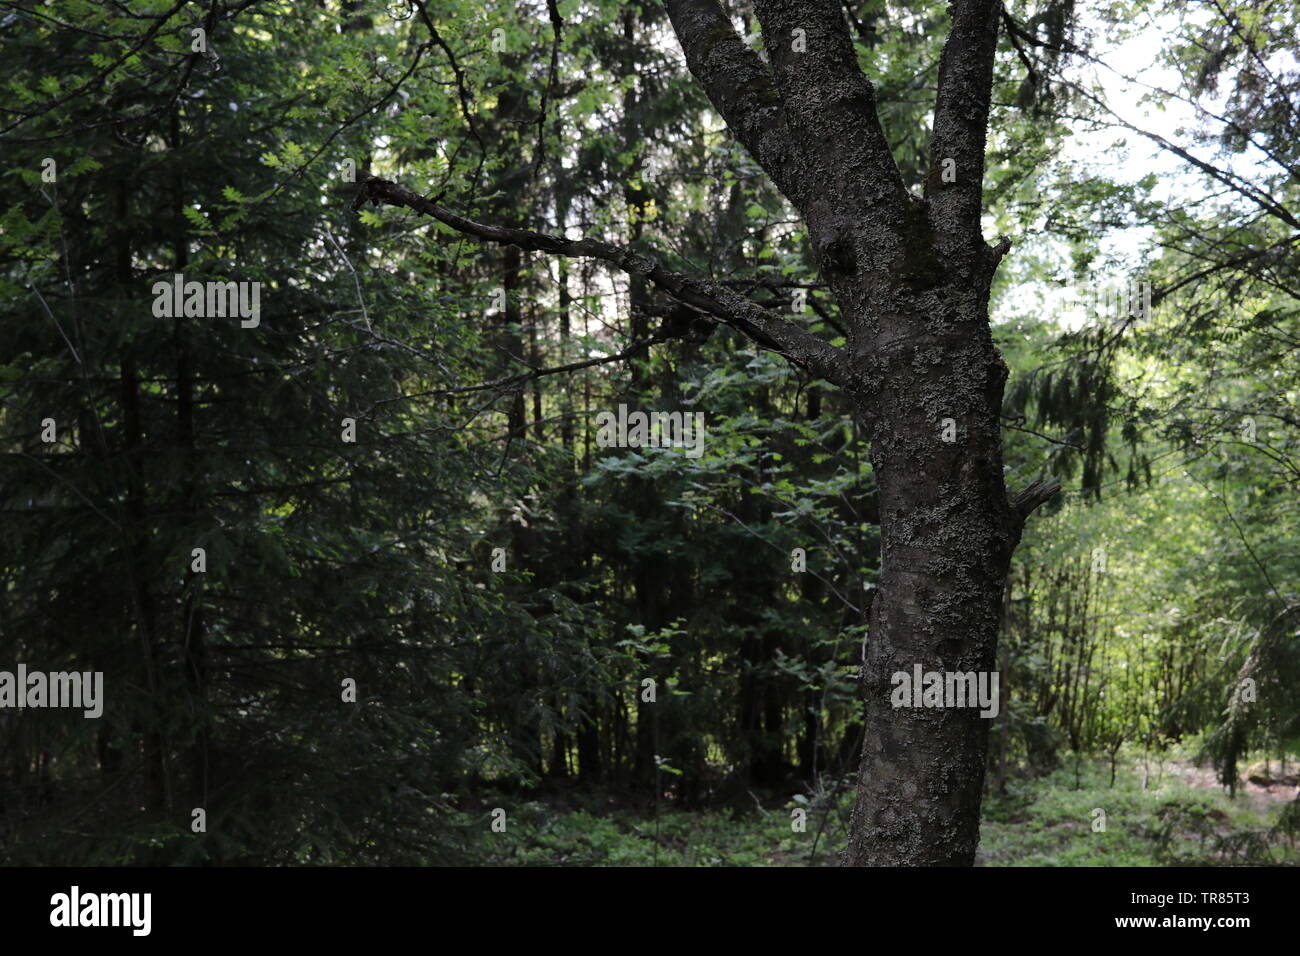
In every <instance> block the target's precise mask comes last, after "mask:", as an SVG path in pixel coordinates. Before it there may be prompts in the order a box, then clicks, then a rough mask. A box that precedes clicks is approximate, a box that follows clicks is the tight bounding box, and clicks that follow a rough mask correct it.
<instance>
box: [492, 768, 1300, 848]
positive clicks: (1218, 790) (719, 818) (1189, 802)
mask: <svg viewBox="0 0 1300 956" xmlns="http://www.w3.org/2000/svg"><path fill="white" fill-rule="evenodd" d="M1263 768H1264V765H1263V764H1258V765H1253V766H1251V767H1250V768H1249V769H1244V771H1243V776H1248V775H1254V776H1255V777H1256V779H1257V780H1259V781H1261V782H1250V781H1248V780H1247V781H1243V783H1242V785H1241V786H1240V787H1239V788H1238V790H1237V795H1236V797H1235V798H1229V796H1228V793H1227V791H1226V790H1225V789H1224V788H1223V787H1221V786H1220V785H1219V784H1218V782H1217V780H1216V779H1215V777H1214V774H1213V772H1212V771H1211V770H1209V769H1206V768H1201V767H1197V766H1196V765H1195V764H1194V763H1193V762H1192V761H1191V760H1189V759H1187V758H1186V757H1183V756H1175V757H1167V758H1165V759H1163V760H1156V759H1151V760H1146V761H1143V760H1142V759H1140V758H1129V759H1122V760H1121V761H1120V762H1119V764H1118V765H1117V767H1116V773H1115V780H1114V785H1113V786H1112V784H1111V773H1110V766H1109V764H1108V763H1107V762H1106V761H1105V760H1095V759H1083V760H1080V761H1079V762H1078V764H1077V765H1076V764H1075V762H1074V761H1073V760H1067V761H1066V764H1065V765H1064V766H1062V767H1061V768H1059V769H1057V770H1056V771H1054V772H1053V773H1051V774H1048V775H1046V776H1043V777H1039V778H1036V779H1027V780H1012V781H1008V785H1007V790H1006V793H1005V794H1004V795H1000V796H995V797H991V798H987V799H986V800H985V803H984V821H983V824H982V825H981V845H980V849H979V852H978V855H977V858H976V865H977V866H1170V865H1183V866H1188V865H1191V866H1232V865H1300V788H1298V787H1297V786H1296V783H1297V781H1296V779H1295V776H1294V775H1295V773H1296V768H1295V766H1294V765H1292V766H1291V768H1290V769H1289V770H1288V771H1286V772H1285V773H1282V772H1280V769H1279V766H1278V764H1277V763H1276V762H1274V763H1273V764H1271V765H1270V767H1269V770H1268V772H1267V773H1265V771H1264V770H1263ZM565 803H566V804H568V806H564V807H561V806H559V805H557V804H552V803H549V802H547V801H545V800H538V801H534V802H530V803H527V804H524V805H522V806H518V807H516V809H515V810H514V811H513V812H512V813H511V823H510V825H509V826H508V827H507V831H506V833H503V834H502V833H493V834H491V835H490V838H487V837H485V838H484V839H483V841H482V843H481V844H480V845H479V846H478V847H477V848H476V850H477V852H476V853H475V856H477V857H479V858H480V859H482V861H483V862H485V863H489V864H496V865H504V866H511V865H523V866H528V865H533V866H538V865H560V866H565V865H567V866H584V865H585V866H810V865H811V866H834V865H835V864H836V863H837V857H838V853H839V850H840V849H841V847H842V846H843V845H844V842H845V838H846V835H847V830H846V828H847V824H848V817H849V811H850V810H851V808H852V795H851V794H849V793H840V794H838V795H837V797H836V799H835V800H834V803H833V805H828V804H829V801H817V800H816V799H815V798H813V797H811V796H802V795H801V796H799V797H796V798H794V799H793V800H789V801H781V800H780V799H779V798H778V799H772V800H768V801H760V800H758V799H755V800H754V801H753V802H752V804H751V806H750V807H748V808H747V809H746V810H745V811H744V812H736V811H727V810H717V811H694V812H692V811H687V810H682V809H679V808H676V807H673V806H672V805H671V803H667V804H665V805H664V806H662V807H661V808H660V811H659V813H658V815H657V816H655V815H653V814H645V813H639V812H633V811H631V810H629V809H628V808H627V807H626V806H620V805H619V804H618V802H617V801H613V800H611V799H609V798H606V799H604V800H603V801H602V803H601V804H599V805H597V804H595V803H592V804H590V805H588V806H586V807H582V808H575V807H574V806H573V803H572V801H568V800H566V801H565ZM800 809H803V810H805V811H806V814H805V818H804V821H803V823H804V827H803V829H802V830H800V829H799V828H798V820H799V815H798V814H797V813H796V811H798V810H800ZM467 822H468V821H467ZM474 829H475V830H477V831H478V832H481V828H479V827H474Z"/></svg>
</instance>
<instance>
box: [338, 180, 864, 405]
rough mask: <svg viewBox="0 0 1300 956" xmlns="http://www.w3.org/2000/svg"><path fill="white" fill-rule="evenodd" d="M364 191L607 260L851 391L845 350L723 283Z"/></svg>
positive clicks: (471, 229) (485, 235)
mask: <svg viewBox="0 0 1300 956" xmlns="http://www.w3.org/2000/svg"><path fill="white" fill-rule="evenodd" d="M362 190H363V193H362V194H363V196H364V197H365V198H368V199H370V200H371V202H374V203H376V204H378V203H381V202H386V203H388V204H390V205H393V206H405V207H407V208H408V209H413V210H415V211H416V212H420V213H423V214H425V215H427V216H432V217H433V218H434V219H437V220H438V221H439V222H441V223H444V224H445V225H448V226H450V227H451V228H453V229H455V230H456V231H457V232H461V233H464V234H465V235H468V236H473V237H474V238H476V239H482V240H484V241H486V242H495V243H499V244H501V245H513V246H518V247H519V248H520V249H523V250H526V251H529V252H545V253H549V254H551V255H557V256H572V257H582V258H588V259H599V260H601V261H603V262H607V263H609V264H610V265H613V266H616V267H617V268H619V269H620V270H622V271H623V272H626V273H627V274H628V275H631V276H639V277H641V278H643V279H645V280H647V281H648V282H650V283H652V284H654V285H655V286H656V287H658V288H660V289H662V290H663V291H664V292H667V293H668V294H669V295H670V296H672V297H673V298H674V299H676V300H677V301H679V302H682V303H685V304H686V305H689V306H692V307H694V308H696V309H698V310H699V311H701V312H705V313H707V314H709V315H711V316H713V317H714V318H716V319H718V320H720V321H721V322H722V323H723V324H724V325H727V326H730V327H731V328H733V329H735V330H736V331H738V332H740V333H741V334H743V335H745V336H746V337H747V338H749V339H750V340H751V341H753V342H754V343H755V344H757V345H759V346H760V347H762V348H765V349H769V350H771V351H773V352H776V353H778V354H780V355H781V356H783V357H784V358H786V359H787V360H788V361H790V362H792V363H794V364H795V365H798V366H800V367H801V368H804V369H807V370H808V371H809V372H812V373H813V374H814V375H817V376H820V377H821V378H824V379H826V380H827V381H828V382H831V383H832V384H834V385H839V386H841V387H845V386H847V385H849V383H850V381H851V379H850V372H849V365H848V360H847V358H846V356H845V353H844V352H843V351H841V350H840V349H837V348H835V347H834V346H833V345H831V344H829V343H828V342H825V341H824V340H822V339H820V338H818V337H817V336H815V335H813V334H812V333H810V332H805V331H804V330H803V329H801V328H799V327H798V326H797V325H794V324H793V323H790V322H787V321H786V320H784V319H782V318H781V317H780V316H778V315H776V314H774V313H772V312H769V311H767V310H766V309H763V308H760V307H759V306H757V305H755V304H754V303H753V302H750V301H749V300H748V299H746V298H745V297H744V296H741V295H738V294H736V293H735V292H733V291H731V290H730V289H728V288H727V287H726V286H724V285H722V284H721V283H718V282H711V281H708V280H703V279H695V278H692V277H690V276H687V275H683V274H682V273H679V272H670V271H669V270H667V269H665V268H664V267H663V266H661V265H660V264H659V263H658V262H656V261H655V260H654V259H651V258H650V257H648V256H645V255H642V254H641V253H638V252H635V251H633V250H632V249H630V248H628V247H626V246H616V245H613V244H611V243H607V242H601V241H599V240H595V239H566V238H564V237H562V236H555V235H550V234H548V233H542V232H533V231H532V230H528V229H512V228H508V227H504V226H494V225H489V224H487V223H481V222H476V221H475V220H473V219H467V218H465V217H464V216H460V215H457V214H456V213H454V212H452V211H451V210H450V209H447V208H446V207H444V206H441V205H439V204H438V203H436V202H434V201H433V200H432V199H428V198H426V197H424V196H421V195H419V194H417V193H413V192H411V191H410V190H409V189H405V188H403V187H402V186H399V185H397V184H396V183H393V182H390V181H388V180H386V179H379V178H377V177H375V176H369V177H367V178H366V179H365V180H364V182H363V183H362Z"/></svg>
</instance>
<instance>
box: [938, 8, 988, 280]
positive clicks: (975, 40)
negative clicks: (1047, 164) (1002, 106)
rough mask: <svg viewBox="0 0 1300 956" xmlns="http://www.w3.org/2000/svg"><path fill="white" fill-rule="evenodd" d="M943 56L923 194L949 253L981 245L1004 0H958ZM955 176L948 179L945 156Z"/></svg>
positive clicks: (941, 246) (939, 236)
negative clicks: (988, 141) (995, 66)
mask: <svg viewBox="0 0 1300 956" xmlns="http://www.w3.org/2000/svg"><path fill="white" fill-rule="evenodd" d="M949 9H950V10H951V11H952V28H951V29H950V30H949V33H948V40H947V42H945V43H944V47H943V55H942V57H940V60H939V89H938V92H937V93H936V95H935V103H934V135H933V137H932V138H931V140H930V173H929V175H928V176H927V177H926V184H925V198H926V199H927V200H929V203H930V222H931V225H932V226H933V228H934V231H935V235H936V238H937V241H938V243H939V247H940V249H941V250H943V252H944V253H945V254H946V255H948V256H950V257H954V256H956V257H960V256H962V255H963V254H966V255H969V254H970V252H971V250H975V249H982V247H983V244H984V239H983V235H982V233H981V231H980V214H981V211H982V207H983V196H984V146H985V140H986V138H987V130H988V122H989V103H990V100H991V97H992V90H993V55H994V53H995V52H996V51H997V45H998V19H999V17H1000V16H1001V13H1002V4H1001V2H1000V0H954V2H953V3H952V5H951V6H950V7H949ZM946 160H947V161H950V162H948V163H947V164H946V165H947V168H949V169H951V170H952V171H953V173H955V176H956V179H955V181H952V182H944V176H943V172H944V168H945V161H946Z"/></svg>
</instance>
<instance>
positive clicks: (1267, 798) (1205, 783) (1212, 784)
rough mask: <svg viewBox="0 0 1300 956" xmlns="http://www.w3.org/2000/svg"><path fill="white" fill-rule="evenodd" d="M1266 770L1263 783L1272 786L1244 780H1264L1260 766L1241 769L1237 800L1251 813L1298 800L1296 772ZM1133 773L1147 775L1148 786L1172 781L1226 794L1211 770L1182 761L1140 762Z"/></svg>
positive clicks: (1273, 766) (1277, 767)
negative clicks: (1261, 778)
mask: <svg viewBox="0 0 1300 956" xmlns="http://www.w3.org/2000/svg"><path fill="white" fill-rule="evenodd" d="M1269 769H1270V771H1271V772H1270V773H1269V774H1268V777H1267V778H1266V779H1272V781H1273V782H1272V783H1269V784H1259V783H1253V782H1251V781H1250V780H1248V779H1246V778H1247V777H1249V776H1256V777H1261V776H1263V770H1264V767H1263V765H1262V764H1261V765H1255V764H1252V765H1251V767H1250V769H1249V770H1245V769H1244V768H1243V770H1242V778H1243V779H1242V782H1241V784H1240V785H1239V786H1238V787H1237V799H1238V800H1244V801H1246V802H1247V803H1248V805H1249V806H1250V807H1251V808H1252V809H1254V810H1258V811H1260V812H1266V811H1273V810H1276V808H1277V807H1278V806H1279V805H1281V804H1283V803H1289V802H1290V801H1292V800H1295V799H1296V798H1297V797H1298V796H1300V786H1297V782H1298V780H1297V768H1295V767H1293V766H1290V765H1288V767H1287V772H1286V774H1285V775H1283V774H1282V772H1281V769H1280V765H1279V764H1278V763H1276V762H1275V763H1272V764H1270V765H1269ZM1134 770H1135V771H1136V773H1137V774H1138V776H1139V777H1141V776H1142V774H1143V773H1144V772H1145V773H1147V774H1148V775H1149V778H1150V781H1151V784H1150V785H1151V786H1156V785H1158V782H1159V780H1160V779H1161V778H1162V776H1163V777H1164V778H1168V777H1174V778H1176V779H1178V780H1180V781H1182V782H1183V783H1185V784H1187V785H1188V786H1189V787H1196V788H1197V789H1198V790H1212V791H1215V792H1218V793H1223V794H1225V795H1226V793H1227V791H1226V790H1225V789H1224V787H1223V785H1222V784H1220V783H1219V780H1218V777H1216V776H1215V773H1214V770H1213V769H1212V768H1211V767H1198V766H1196V765H1195V764H1193V763H1189V762H1186V761H1182V760H1165V761H1157V760H1149V761H1141V760H1139V761H1137V763H1136V765H1135V767H1134Z"/></svg>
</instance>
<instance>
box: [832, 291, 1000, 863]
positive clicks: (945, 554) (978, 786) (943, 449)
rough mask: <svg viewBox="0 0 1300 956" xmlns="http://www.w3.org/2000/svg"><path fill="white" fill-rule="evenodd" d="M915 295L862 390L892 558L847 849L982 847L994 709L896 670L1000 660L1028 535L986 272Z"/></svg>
mask: <svg viewBox="0 0 1300 956" xmlns="http://www.w3.org/2000/svg"><path fill="white" fill-rule="evenodd" d="M991 275H992V273H991V270H990V271H989V273H988V276H990V277H991ZM919 299H920V301H919V302H918V305H920V306H921V308H920V309H918V312H917V314H914V315H912V316H899V322H898V325H897V326H896V327H895V328H884V329H882V331H881V333H880V335H879V336H878V341H877V343H876V344H875V346H874V348H873V353H874V354H875V355H876V356H877V358H878V359H879V358H880V356H885V358H883V359H880V360H879V361H878V362H877V363H876V364H877V365H878V366H880V367H879V368H878V373H879V374H880V379H879V381H880V383H881V386H880V389H879V391H878V392H876V393H875V394H874V395H871V396H868V397H867V402H868V407H869V409H870V417H871V418H872V419H873V423H874V439H873V442H872V447H871V460H872V466H873V468H874V470H875V474H876V481H877V484H878V487H879V496H880V528H881V532H880V533H881V571H880V588H879V590H878V592H877V593H876V595H875V599H874V601H873V603H872V607H871V616H870V630H869V639H868V645H867V655H866V661H865V666H864V668H863V673H862V690H863V694H864V696H865V698H866V726H867V732H866V737H865V741H864V745H863V752H862V764H861V769H860V778H859V783H858V802H857V805H856V807H855V809H854V813H853V823H852V836H851V839H850V843H849V846H848V849H847V851H846V852H845V862H846V863H848V864H850V865H864V864H872V865H900V864H910V865H970V864H971V863H972V862H973V861H974V856H975V848H976V845H977V843H978V837H979V811H980V799H981V795H982V791H983V781H984V766H985V757H986V754H987V750H988V731H989V727H990V724H991V720H990V719H988V718H984V717H981V716H980V709H979V708H978V707H956V708H946V707H935V708H931V707H910V706H906V707H898V708H895V707H894V706H893V705H892V703H891V695H892V693H893V690H894V685H893V683H892V681H891V676H892V675H893V674H895V673H899V672H901V673H904V674H907V675H908V676H909V678H910V677H911V676H912V674H913V673H914V667H915V665H917V664H920V665H921V670H922V672H931V671H937V672H940V673H942V672H953V671H960V672H970V671H973V672H976V673H981V672H982V673H991V672H992V671H994V670H995V669H996V650H997V632H998V623H999V617H1000V606H1001V595H1002V589H1003V584H1004V581H1005V577H1006V572H1007V567H1008V563H1009V559H1010V555H1011V550H1012V548H1013V547H1014V541H1015V537H1017V536H1018V535H1017V532H1016V524H1015V522H1014V519H1013V515H1012V512H1011V507H1010V505H1009V503H1008V501H1007V496H1006V490H1005V487H1004V484H1003V479H1002V442H1001V432H1000V428H999V410H1000V408H1001V403H1002V386H1003V383H1004V381H1005V379H1006V366H1005V364H1004V363H1003V361H1002V359H1001V356H1000V355H999V354H998V352H997V350H996V348H995V347H994V346H993V342H992V338H991V336H990V334H989V330H988V320H987V283H986V282H985V283H983V284H982V288H981V286H977V291H970V290H969V289H963V288H962V287H961V286H957V287H956V288H952V287H944V286H940V287H938V288H936V289H935V290H932V291H930V292H927V293H924V294H922V295H921V296H920V297H919ZM903 328H907V329H914V330H917V331H915V332H913V333H912V334H910V335H905V336H904V335H901V334H900V329H903ZM945 439H951V440H945Z"/></svg>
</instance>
